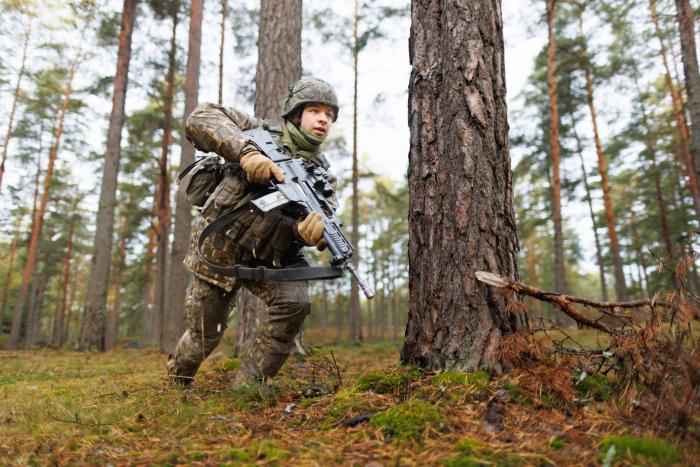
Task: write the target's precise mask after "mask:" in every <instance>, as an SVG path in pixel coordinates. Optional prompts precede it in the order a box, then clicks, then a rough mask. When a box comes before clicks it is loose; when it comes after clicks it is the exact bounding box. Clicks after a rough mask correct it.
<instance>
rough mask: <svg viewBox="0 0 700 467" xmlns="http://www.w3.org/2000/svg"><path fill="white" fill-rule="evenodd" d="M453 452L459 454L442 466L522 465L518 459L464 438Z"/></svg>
mask: <svg viewBox="0 0 700 467" xmlns="http://www.w3.org/2000/svg"><path fill="white" fill-rule="evenodd" d="M454 448H455V450H457V451H459V454H458V455H456V456H454V457H451V458H449V459H447V460H446V461H445V462H444V464H445V465H447V466H449V467H473V466H484V465H499V466H506V467H515V466H519V465H521V464H522V460H521V459H520V457H518V456H516V455H515V454H509V453H506V452H502V451H494V450H492V449H490V448H488V447H486V445H485V444H484V443H482V442H481V441H478V440H475V439H470V438H465V439H462V440H460V441H458V442H457V443H456V444H455V446H454Z"/></svg>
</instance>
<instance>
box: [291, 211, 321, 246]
mask: <svg viewBox="0 0 700 467" xmlns="http://www.w3.org/2000/svg"><path fill="white" fill-rule="evenodd" d="M324 228H325V227H324V225H323V218H322V217H321V214H319V213H317V212H311V213H309V215H308V216H306V219H304V220H303V221H301V222H299V223H298V224H297V232H298V233H299V237H301V239H302V240H303V241H304V243H306V244H307V245H308V246H315V247H316V248H318V249H319V250H323V249H324V248H326V246H327V245H326V241H325V240H324V239H323V229H324Z"/></svg>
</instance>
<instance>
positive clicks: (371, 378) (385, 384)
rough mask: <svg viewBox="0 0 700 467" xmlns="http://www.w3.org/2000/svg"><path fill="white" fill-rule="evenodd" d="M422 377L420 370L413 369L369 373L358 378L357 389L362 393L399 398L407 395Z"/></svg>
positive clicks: (399, 368) (404, 368) (400, 368)
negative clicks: (412, 384) (410, 388)
mask: <svg viewBox="0 0 700 467" xmlns="http://www.w3.org/2000/svg"><path fill="white" fill-rule="evenodd" d="M421 375H422V373H421V371H420V370H417V369H415V368H411V367H398V368H396V369H394V370H392V371H390V372H386V371H369V372H367V373H364V374H363V375H361V376H360V377H359V378H358V380H357V388H358V389H359V390H360V391H373V392H376V393H377V394H393V395H395V396H399V395H402V394H405V393H406V392H407V391H408V387H409V386H410V384H411V383H412V382H413V381H415V380H417V379H418V378H420V377H421Z"/></svg>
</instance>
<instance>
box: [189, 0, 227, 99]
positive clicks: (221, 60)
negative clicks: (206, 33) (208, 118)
mask: <svg viewBox="0 0 700 467" xmlns="http://www.w3.org/2000/svg"><path fill="white" fill-rule="evenodd" d="M227 9H228V0H221V31H220V35H221V42H220V43H219V105H221V104H222V103H223V101H224V41H225V39H226V13H227V12H226V10H227ZM201 17H202V15H201V13H200V15H199V18H200V21H199V37H200V38H201V29H202V21H201ZM191 24H192V19H190V28H192V26H191ZM190 31H191V29H190ZM190 34H192V33H191V32H190ZM197 60H198V62H199V47H198V48H197ZM197 76H198V77H199V67H197Z"/></svg>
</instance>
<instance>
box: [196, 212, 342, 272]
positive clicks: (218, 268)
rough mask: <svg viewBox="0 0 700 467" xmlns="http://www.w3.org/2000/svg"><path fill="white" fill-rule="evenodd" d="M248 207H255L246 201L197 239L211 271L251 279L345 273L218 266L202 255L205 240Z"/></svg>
mask: <svg viewBox="0 0 700 467" xmlns="http://www.w3.org/2000/svg"><path fill="white" fill-rule="evenodd" d="M248 209H255V208H253V207H252V205H251V204H250V202H247V203H244V204H243V205H242V206H239V207H237V208H236V209H233V210H231V211H229V212H227V213H226V214H224V215H222V216H220V217H219V218H218V219H216V220H214V221H212V222H210V223H209V225H207V226H206V227H205V228H204V230H203V231H202V233H201V234H200V235H199V238H198V239H197V255H198V256H199V258H200V259H201V260H202V261H203V262H204V264H205V265H206V266H207V268H209V270H210V271H212V272H214V273H216V274H219V275H222V276H228V277H239V278H241V279H247V280H251V281H256V282H261V281H305V280H320V279H335V278H337V277H340V276H342V275H343V269H342V268H341V267H338V266H327V267H323V266H306V267H303V268H287V269H270V268H266V267H265V266H258V267H255V268H249V267H245V266H243V265H242V264H234V265H233V266H230V267H225V266H218V265H216V264H213V263H211V262H209V261H208V260H207V259H206V258H205V257H204V255H202V245H203V244H204V241H205V240H206V239H207V238H208V237H209V236H210V235H213V234H215V233H217V232H222V231H223V230H224V229H226V227H228V226H229V225H231V224H232V223H233V222H234V221H235V220H236V219H238V217H240V216H241V215H242V214H243V213H244V212H246V211H247V210H248Z"/></svg>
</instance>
